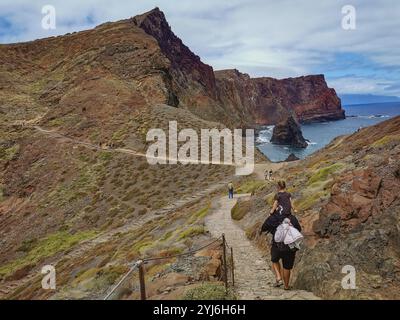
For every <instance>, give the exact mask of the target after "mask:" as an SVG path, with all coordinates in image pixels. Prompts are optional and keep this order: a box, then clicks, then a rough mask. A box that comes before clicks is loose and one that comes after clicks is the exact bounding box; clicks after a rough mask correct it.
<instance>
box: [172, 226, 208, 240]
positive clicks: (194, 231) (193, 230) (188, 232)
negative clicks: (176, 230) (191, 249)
mask: <svg viewBox="0 0 400 320" xmlns="http://www.w3.org/2000/svg"><path fill="white" fill-rule="evenodd" d="M204 232H205V230H204V226H192V227H189V228H187V229H185V230H183V231H182V232H181V233H180V234H179V236H178V238H177V240H182V239H185V238H189V237H194V236H196V235H198V234H203V233H204Z"/></svg>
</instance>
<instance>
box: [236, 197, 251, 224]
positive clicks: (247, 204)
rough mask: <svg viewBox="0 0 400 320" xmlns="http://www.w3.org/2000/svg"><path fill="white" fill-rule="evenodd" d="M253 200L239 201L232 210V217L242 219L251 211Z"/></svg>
mask: <svg viewBox="0 0 400 320" xmlns="http://www.w3.org/2000/svg"><path fill="white" fill-rule="evenodd" d="M250 209H251V201H238V202H236V204H235V205H234V207H233V208H232V210H231V217H232V219H233V220H241V219H243V218H244V216H245V215H246V214H247V213H249V212H250Z"/></svg>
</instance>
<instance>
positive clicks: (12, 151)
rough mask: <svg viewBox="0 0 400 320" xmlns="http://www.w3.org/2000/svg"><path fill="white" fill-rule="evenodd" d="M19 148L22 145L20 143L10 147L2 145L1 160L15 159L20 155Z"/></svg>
mask: <svg viewBox="0 0 400 320" xmlns="http://www.w3.org/2000/svg"><path fill="white" fill-rule="evenodd" d="M19 148H20V147H19V145H18V144H15V145H13V146H12V147H9V148H4V147H0V160H5V161H11V160H13V159H14V158H15V157H16V156H17V155H18V152H19Z"/></svg>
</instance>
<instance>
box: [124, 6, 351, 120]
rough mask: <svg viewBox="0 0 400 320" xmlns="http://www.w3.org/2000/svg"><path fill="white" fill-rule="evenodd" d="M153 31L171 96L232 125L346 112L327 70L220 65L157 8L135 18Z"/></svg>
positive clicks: (336, 116) (175, 101)
mask: <svg viewBox="0 0 400 320" xmlns="http://www.w3.org/2000/svg"><path fill="white" fill-rule="evenodd" d="M132 22H133V23H134V25H136V26H138V27H139V28H141V29H142V30H144V31H145V32H146V33H147V34H148V35H151V36H152V37H154V38H155V39H156V40H157V42H158V45H159V47H160V49H161V52H162V53H163V54H164V56H165V57H166V58H167V59H168V60H169V62H170V65H169V66H168V68H166V69H165V70H164V72H165V74H164V76H165V78H164V79H165V81H166V82H167V85H165V87H166V88H168V90H167V91H168V94H167V95H168V97H169V98H168V101H169V103H172V104H173V105H175V106H178V105H179V106H181V107H184V108H187V109H189V110H191V111H192V112H193V113H195V114H197V115H199V116H201V117H205V118H207V119H213V120H215V119H217V120H219V121H221V122H223V123H225V124H227V125H236V126H238V125H239V126H240V125H242V126H254V125H265V124H275V123H277V122H279V121H282V120H283V119H285V118H286V117H287V116H288V115H289V114H291V113H292V112H293V113H294V114H295V116H296V117H297V118H298V120H299V121H300V122H310V121H326V120H337V119H343V118H344V111H343V110H342V108H341V103H340V99H339V98H338V97H337V95H336V92H335V90H334V89H330V88H328V86H327V84H326V82H325V79H324V76H323V75H315V76H312V75H311V76H305V77H299V78H290V79H283V80H277V79H273V78H255V79H252V78H250V77H249V76H248V75H246V74H242V73H240V72H239V71H237V70H223V71H216V72H215V75H214V72H213V69H212V67H210V66H208V65H206V64H204V63H202V62H201V60H200V58H199V57H198V56H196V55H195V54H194V53H193V52H191V51H190V49H189V48H188V47H187V46H185V45H184V44H183V43H182V41H181V40H180V39H179V38H178V37H177V36H176V35H175V34H174V33H173V32H172V30H171V28H170V26H169V25H168V23H167V21H166V19H165V16H164V14H163V13H162V12H161V11H160V10H159V9H158V8H156V9H154V10H152V11H150V12H148V13H145V14H143V15H141V16H138V17H135V18H133V19H132Z"/></svg>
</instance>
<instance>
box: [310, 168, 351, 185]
mask: <svg viewBox="0 0 400 320" xmlns="http://www.w3.org/2000/svg"><path fill="white" fill-rule="evenodd" d="M343 167H344V164H343V163H335V164H332V165H330V166H327V167H324V168H321V169H319V170H318V171H317V172H315V173H314V174H313V175H312V176H311V177H310V178H309V179H308V182H307V185H311V184H313V183H315V182H320V181H324V180H326V179H327V178H328V177H329V176H330V175H332V174H333V173H335V172H337V171H339V170H340V169H342V168H343Z"/></svg>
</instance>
